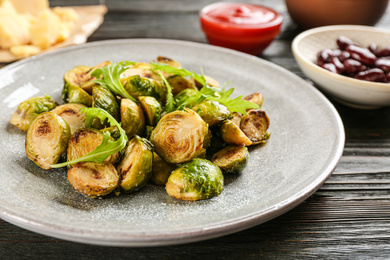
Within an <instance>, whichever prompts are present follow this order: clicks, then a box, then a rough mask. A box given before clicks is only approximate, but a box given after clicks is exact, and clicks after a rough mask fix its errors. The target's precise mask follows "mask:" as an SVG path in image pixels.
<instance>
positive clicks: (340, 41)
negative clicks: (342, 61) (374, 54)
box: [336, 36, 357, 50]
mask: <svg viewBox="0 0 390 260" xmlns="http://www.w3.org/2000/svg"><path fill="white" fill-rule="evenodd" d="M336 43H337V46H339V48H340V50H345V49H346V48H347V47H348V46H349V45H357V44H356V43H354V42H353V41H352V40H351V39H349V38H347V37H345V36H340V37H339V38H337V41H336Z"/></svg>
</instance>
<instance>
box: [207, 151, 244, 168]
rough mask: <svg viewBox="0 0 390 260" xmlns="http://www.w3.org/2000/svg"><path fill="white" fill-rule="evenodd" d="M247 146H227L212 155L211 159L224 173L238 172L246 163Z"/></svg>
mask: <svg viewBox="0 0 390 260" xmlns="http://www.w3.org/2000/svg"><path fill="white" fill-rule="evenodd" d="M248 159H249V152H248V148H246V147H245V146H227V147H225V148H223V149H222V150H220V151H219V152H217V153H216V154H214V155H213V158H211V161H212V162H213V163H215V164H216V165H217V166H218V167H219V168H221V170H222V171H223V172H225V173H238V172H241V171H242V169H244V167H245V166H246V164H247V161H248Z"/></svg>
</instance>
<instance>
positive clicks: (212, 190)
mask: <svg viewBox="0 0 390 260" xmlns="http://www.w3.org/2000/svg"><path fill="white" fill-rule="evenodd" d="M223 187H224V178H223V175H222V172H221V170H220V169H219V167H218V166H216V165H215V164H214V163H212V162H210V161H208V160H205V159H193V160H192V161H190V162H187V163H185V164H182V165H181V166H180V167H178V168H177V169H176V170H174V171H173V172H172V174H171V175H170V176H169V178H168V182H167V184H166V190H167V193H168V194H169V195H170V196H172V197H175V198H177V199H180V200H189V201H195V200H202V199H209V198H212V197H214V196H218V195H219V194H220V193H221V192H222V190H223Z"/></svg>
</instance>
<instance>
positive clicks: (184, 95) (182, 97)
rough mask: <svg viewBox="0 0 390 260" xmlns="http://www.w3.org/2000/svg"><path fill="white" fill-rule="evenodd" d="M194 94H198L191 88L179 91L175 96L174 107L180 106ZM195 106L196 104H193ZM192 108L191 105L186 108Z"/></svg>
mask: <svg viewBox="0 0 390 260" xmlns="http://www.w3.org/2000/svg"><path fill="white" fill-rule="evenodd" d="M196 92H198V90H196V89H192V88H187V89H184V90H183V91H181V92H180V93H179V94H177V95H176V96H175V103H176V106H180V105H181V104H182V103H183V102H184V101H186V100H187V99H188V98H189V97H191V96H193V95H195V94H196ZM195 105H196V104H195ZM192 106H194V105H193V104H189V106H187V107H188V108H191V107H192Z"/></svg>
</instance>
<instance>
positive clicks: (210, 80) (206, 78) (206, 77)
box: [195, 75, 221, 89]
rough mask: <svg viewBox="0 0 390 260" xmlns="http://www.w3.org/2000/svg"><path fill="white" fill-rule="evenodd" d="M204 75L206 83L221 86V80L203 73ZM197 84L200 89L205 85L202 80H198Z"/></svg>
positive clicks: (211, 85)
mask: <svg viewBox="0 0 390 260" xmlns="http://www.w3.org/2000/svg"><path fill="white" fill-rule="evenodd" d="M203 77H204V79H205V80H206V83H207V84H208V85H209V86H210V87H215V88H221V86H220V84H219V82H218V81H217V80H215V79H213V78H212V77H210V76H207V75H203ZM195 84H196V86H197V87H198V89H201V88H202V87H203V85H202V84H201V83H200V82H198V81H195Z"/></svg>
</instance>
